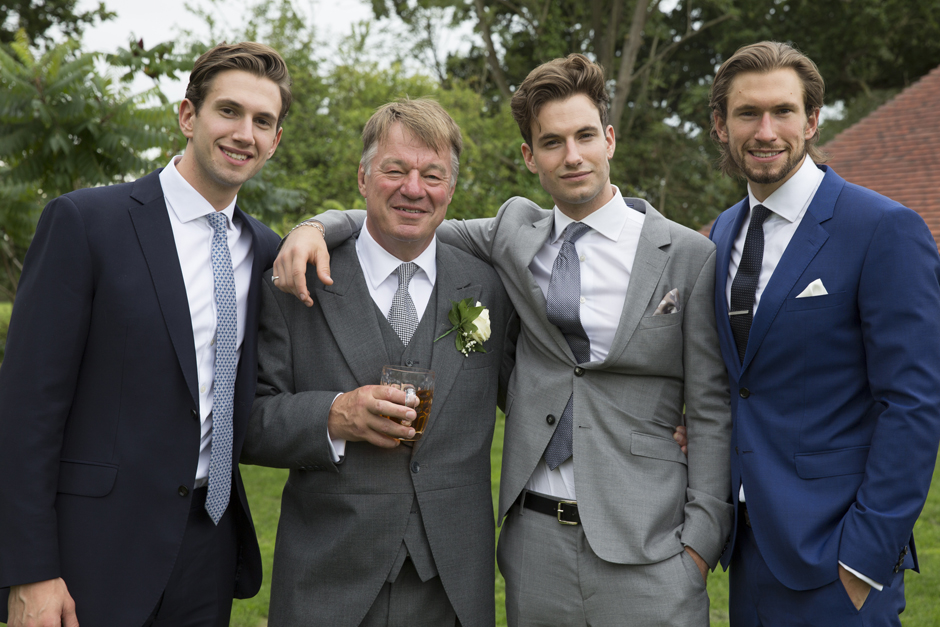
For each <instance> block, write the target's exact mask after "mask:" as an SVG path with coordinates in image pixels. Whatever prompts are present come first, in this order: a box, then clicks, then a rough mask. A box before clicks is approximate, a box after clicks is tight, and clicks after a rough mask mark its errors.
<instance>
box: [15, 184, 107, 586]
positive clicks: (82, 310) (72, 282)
mask: <svg viewBox="0 0 940 627" xmlns="http://www.w3.org/2000/svg"><path fill="white" fill-rule="evenodd" d="M93 295H94V272H93V261H92V254H91V251H90V248H89V244H88V240H87V238H86V235H85V225H84V222H83V220H82V217H81V215H80V214H79V211H78V208H77V207H76V206H75V204H74V203H73V202H72V200H71V199H69V198H66V197H60V198H56V199H55V200H53V201H52V202H50V203H49V204H48V205H47V206H46V208H45V210H44V211H43V213H42V216H41V217H40V219H39V224H38V225H37V228H36V234H35V236H34V238H33V241H32V244H31V245H30V247H29V251H28V252H27V254H26V258H25V261H24V265H23V272H22V275H21V277H20V282H19V286H18V291H17V296H16V302H15V304H14V306H13V315H12V317H11V320H10V329H9V335H8V337H7V345H6V354H5V358H4V361H3V366H2V367H0V477H3V480H2V481H0V554H2V555H3V558H2V559H0V587H6V586H10V585H15V584H22V583H31V582H35V581H43V580H46V579H53V578H55V577H59V576H60V574H61V573H60V567H59V545H58V523H57V519H56V511H55V499H56V492H57V487H58V477H59V458H60V455H61V449H62V442H63V439H64V434H65V428H66V421H67V419H68V414H69V409H70V407H71V404H72V399H73V396H74V393H75V388H76V385H77V381H78V378H79V374H80V369H81V364H82V354H83V351H84V347H85V342H86V340H87V337H88V330H89V324H90V320H91V309H92V300H93Z"/></svg>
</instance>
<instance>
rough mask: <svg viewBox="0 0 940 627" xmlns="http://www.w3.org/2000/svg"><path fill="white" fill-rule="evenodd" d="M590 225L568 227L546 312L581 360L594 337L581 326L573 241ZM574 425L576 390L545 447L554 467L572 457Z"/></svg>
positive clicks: (577, 265)
mask: <svg viewBox="0 0 940 627" xmlns="http://www.w3.org/2000/svg"><path fill="white" fill-rule="evenodd" d="M590 229H591V227H589V226H588V225H586V224H583V223H581V222H573V223H571V224H569V225H568V226H567V228H565V233H564V236H565V239H564V241H563V242H562V244H561V250H559V251H558V256H557V257H555V263H554V265H552V278H551V280H549V282H548V297H547V298H546V301H547V306H546V314H547V316H548V321H549V322H551V323H552V324H554V325H555V326H557V327H558V328H559V329H561V332H562V333H564V335H565V340H567V342H568V346H569V347H570V348H571V352H572V353H573V354H574V358H575V361H577V362H578V363H579V364H582V363H585V362H587V361H590V359H591V340H590V339H588V336H587V333H585V332H584V327H582V326H581V267H580V264H581V261H580V260H579V259H578V251H577V250H576V249H575V246H574V243H575V242H576V241H578V238H580V237H581V236H582V235H584V234H585V233H587V232H588V231H589V230H590ZM573 425H574V393H572V394H571V396H569V397H568V404H567V405H565V410H564V411H563V412H562V413H561V420H559V421H558V426H557V427H556V428H555V433H553V434H552V439H551V440H550V441H549V443H548V446H547V447H546V448H545V461H546V462H547V463H548V467H549V468H551V469H552V470H555V468H557V467H558V466H559V465H560V464H561V463H562V462H564V461H565V460H566V459H568V458H569V457H571V454H572V452H573V450H574V448H573V443H572V433H573Z"/></svg>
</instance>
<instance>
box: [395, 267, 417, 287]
mask: <svg viewBox="0 0 940 627" xmlns="http://www.w3.org/2000/svg"><path fill="white" fill-rule="evenodd" d="M417 271H418V264H416V263H415V262H413V261H409V262H406V263H403V264H401V265H400V266H398V286H399V287H402V288H405V289H408V284H409V283H411V277H413V276H414V275H415V272H417Z"/></svg>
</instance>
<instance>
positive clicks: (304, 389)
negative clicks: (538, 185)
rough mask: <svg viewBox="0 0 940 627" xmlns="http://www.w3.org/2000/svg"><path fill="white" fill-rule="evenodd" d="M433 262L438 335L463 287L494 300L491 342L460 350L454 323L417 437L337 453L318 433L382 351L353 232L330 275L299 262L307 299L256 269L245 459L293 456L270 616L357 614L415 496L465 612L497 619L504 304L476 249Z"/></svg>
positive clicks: (332, 619)
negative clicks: (496, 496) (252, 386)
mask: <svg viewBox="0 0 940 627" xmlns="http://www.w3.org/2000/svg"><path fill="white" fill-rule="evenodd" d="M437 267H438V274H437V280H436V295H437V296H436V314H437V315H436V320H435V321H434V323H435V326H434V337H437V336H439V335H441V334H442V333H444V332H445V331H446V330H447V329H449V328H450V327H451V325H450V323H449V322H448V320H447V314H448V312H449V311H450V308H451V303H452V301H459V300H462V299H464V298H472V299H473V300H474V301H480V302H482V303H483V304H484V305H485V306H486V307H488V308H489V310H490V321H491V325H492V329H493V333H492V337H491V338H490V339H489V341H487V342H486V343H485V344H484V348H485V349H486V350H487V353H485V354H484V353H471V354H470V355H469V356H467V357H464V356H463V354H461V353H460V352H458V351H457V349H456V348H455V346H454V338H453V335H449V336H447V337H446V338H444V339H442V340H441V341H439V342H437V343H435V344H434V345H433V351H432V355H431V362H430V368H431V369H432V370H434V372H435V374H436V381H435V391H434V400H433V403H432V406H431V415H430V418H429V422H428V426H427V428H426V431H425V433H424V436H423V438H422V439H421V440H420V441H419V442H418V443H416V445H415V446H414V449H411V448H409V447H407V446H399V447H397V448H395V449H391V450H387V449H380V448H378V447H375V446H373V445H371V444H368V443H364V442H349V443H347V445H346V455H345V458H344V459H343V461H342V462H341V463H340V464H334V463H333V462H332V459H331V456H330V452H329V445H328V443H327V439H328V438H327V418H328V414H329V409H330V406H331V404H332V402H333V399H334V397H335V396H336V395H337V394H338V393H340V392H346V391H350V390H352V389H355V388H357V387H360V386H363V385H370V384H377V383H378V382H379V376H380V374H381V371H382V366H384V365H385V364H387V363H391V362H390V360H389V357H388V356H387V354H386V348H385V343H384V341H383V337H382V331H381V329H380V327H379V326H378V325H379V318H378V317H377V315H376V312H377V310H376V307H375V304H374V302H373V301H372V298H371V296H370V295H369V291H368V288H367V286H366V283H365V279H364V277H363V274H362V270H361V268H360V265H359V260H358V257H357V255H356V251H355V242H354V241H352V240H350V241H349V242H348V243H347V244H346V245H344V246H342V247H340V248H339V249H337V250H336V251H335V252H334V256H333V265H332V269H333V279H334V284H333V285H332V286H324V285H322V284H321V283H320V282H319V281H318V280H317V278H316V273H315V271H314V269H313V268H312V267H311V268H309V269H308V274H307V276H308V286H309V289H310V293H311V295H312V296H313V300H314V303H315V304H314V306H313V307H312V308H310V309H308V308H307V307H305V306H303V305H302V304H301V303H300V302H299V301H298V300H297V299H295V298H294V297H293V296H291V295H289V294H284V293H282V292H280V291H279V290H278V289H276V288H274V287H273V286H272V284H271V281H270V272H269V273H268V275H267V277H266V280H265V281H264V285H265V290H264V295H263V298H262V307H261V325H260V334H259V346H258V377H259V380H258V390H257V398H256V400H255V404H254V408H253V410H252V415H251V420H250V423H249V427H248V434H247V437H246V445H245V448H244V451H243V453H242V462H245V463H251V464H259V465H264V466H274V467H282V468H290V476H289V479H288V481H287V485H286V486H285V488H284V494H283V499H282V504H281V517H280V523H279V525H278V534H277V545H276V547H275V554H274V574H273V577H272V585H271V608H270V619H271V624H272V625H310V624H316V625H330V626H331V627H332V626H342V625H358V624H359V623H360V622H361V621H362V619H363V617H364V616H365V614H366V612H367V611H368V610H369V608H370V606H371V604H372V602H373V600H374V599H375V598H376V595H377V594H378V592H379V590H380V588H381V586H382V585H383V583H384V582H385V580H386V577H387V575H388V574H389V572H390V570H391V567H392V565H393V562H394V561H395V558H396V556H397V555H398V552H399V549H400V547H401V544H402V538H403V537H404V535H405V531H406V529H405V528H406V525H407V524H408V521H409V515H410V513H411V511H412V506H413V504H414V503H415V500H417V504H418V507H419V509H420V513H421V516H422V517H423V521H424V527H425V531H426V535H427V539H428V542H429V545H430V548H431V552H432V555H433V559H434V563H435V564H436V566H437V570H438V573H439V575H440V578H441V582H442V583H443V585H444V588H445V590H446V592H447V595H448V598H449V600H450V602H451V604H452V605H453V607H454V609H455V611H456V613H457V617H458V618H459V619H460V622H461V624H463V625H479V626H487V625H492V624H493V623H494V620H495V619H494V612H495V605H494V597H493V579H494V573H495V565H494V563H493V561H494V557H493V556H494V552H495V551H494V535H495V534H494V516H493V503H492V496H491V489H490V459H489V453H490V445H491V442H492V437H493V427H494V424H495V413H496V402H497V389H498V383H499V371H500V366H501V362H502V360H503V359H504V351H503V347H504V337H503V334H502V331H503V330H505V329H506V327H507V321H508V319H509V317H510V315H511V311H512V309H511V305H510V304H509V300H508V298H507V297H506V292H505V290H504V289H503V287H502V285H501V283H500V281H499V278H498V277H497V275H496V273H495V272H494V271H493V269H492V268H491V267H489V266H487V265H486V264H485V263H483V262H481V261H479V260H478V259H476V258H474V257H471V256H470V255H468V254H466V253H464V252H461V251H459V250H456V249H454V248H452V247H450V246H447V245H445V244H439V245H438V249H437ZM432 304H433V303H432ZM430 311H433V309H432V307H430V306H429V307H428V312H430ZM422 322H424V321H422ZM507 367H508V368H509V369H511V365H510V366H507Z"/></svg>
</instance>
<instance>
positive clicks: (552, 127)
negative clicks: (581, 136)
mask: <svg viewBox="0 0 940 627" xmlns="http://www.w3.org/2000/svg"><path fill="white" fill-rule="evenodd" d="M586 126H596V127H597V128H600V126H601V114H600V111H598V110H597V106H596V105H595V104H594V103H593V102H592V101H591V99H590V98H588V97H587V96H585V95H584V94H575V95H573V96H571V97H569V98H565V99H563V100H550V101H548V102H546V103H545V104H544V105H542V108H541V109H539V112H538V115H537V116H536V118H535V120H534V121H533V125H532V134H533V135H534V136H536V137H538V136H541V135H545V134H549V133H550V134H564V133H565V131H567V130H575V129H580V128H584V127H586Z"/></svg>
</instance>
